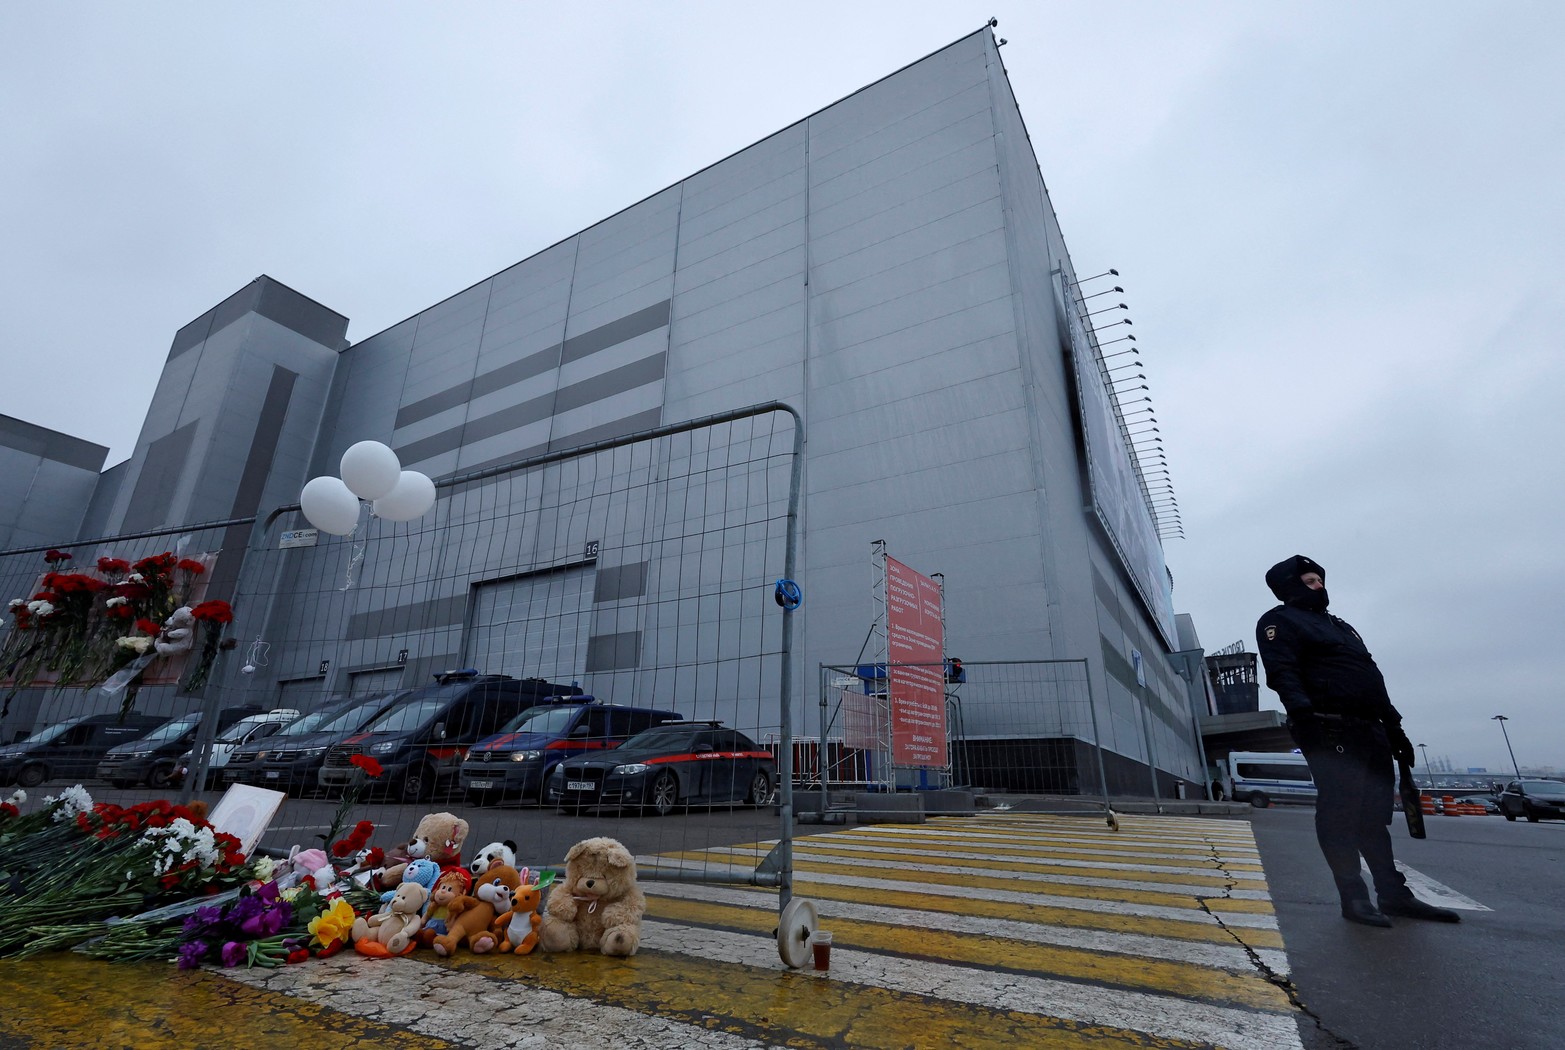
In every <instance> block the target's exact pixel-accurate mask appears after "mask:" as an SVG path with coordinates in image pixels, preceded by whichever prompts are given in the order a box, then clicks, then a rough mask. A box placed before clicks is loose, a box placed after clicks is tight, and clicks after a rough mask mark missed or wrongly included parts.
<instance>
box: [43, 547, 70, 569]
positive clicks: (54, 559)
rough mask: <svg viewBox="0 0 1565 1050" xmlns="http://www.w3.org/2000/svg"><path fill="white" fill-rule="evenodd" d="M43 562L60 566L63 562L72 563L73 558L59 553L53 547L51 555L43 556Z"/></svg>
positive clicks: (50, 551)
mask: <svg viewBox="0 0 1565 1050" xmlns="http://www.w3.org/2000/svg"><path fill="white" fill-rule="evenodd" d="M43 560H44V561H46V562H48V563H49V564H50V565H58V564H60V562H62V561H70V560H71V556H70V555H69V554H67V553H65V552H64V551H57V550H55V549H53V548H52V547H51V548H50V549H49V553H47V554H45V555H44V556H43Z"/></svg>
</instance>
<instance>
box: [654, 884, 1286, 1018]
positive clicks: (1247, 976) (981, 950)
mask: <svg viewBox="0 0 1565 1050" xmlns="http://www.w3.org/2000/svg"><path fill="white" fill-rule="evenodd" d="M651 912H652V914H653V915H655V916H656V918H657V919H658V920H659V921H663V922H677V923H683V924H697V925H702V926H707V927H712V928H718V929H725V930H729V931H732V932H739V933H746V934H751V935H755V934H760V935H762V936H770V935H771V931H772V930H773V929H774V928H775V927H776V925H777V918H776V915H775V914H768V913H766V912H762V911H758V910H755V909H751V908H743V907H738V906H735V905H730V904H719V903H715V902H711V901H693V900H676V899H663V900H658V901H657V902H656V904H654V905H653V906H652V908H651ZM822 924H823V925H825V926H829V927H830V929H831V930H832V933H833V935H834V937H835V938H836V940H837V942H838V943H841V944H847V945H850V946H851V947H852V948H853V949H854V950H857V951H870V952H889V953H892V954H894V955H898V956H903V957H912V958H923V959H932V960H936V961H938V962H942V963H946V964H950V965H959V966H968V967H978V968H980V969H987V970H996V971H1004V972H1007V973H1018V972H1019V973H1024V974H1031V975H1035V976H1045V975H1046V976H1048V977H1051V978H1064V979H1067V980H1075V981H1090V982H1094V983H1096V984H1100V985H1109V986H1112V987H1116V988H1123V989H1127V990H1131V991H1139V992H1156V993H1160V994H1163V995H1172V996H1177V997H1179V998H1181V999H1193V1000H1199V1001H1204V1002H1209V1003H1216V1004H1219V1005H1224V1006H1242V1007H1249V1008H1252V1009H1259V1010H1284V1011H1285V1010H1287V1009H1288V1008H1289V1002H1288V997H1287V995H1286V994H1285V993H1284V992H1283V991H1282V990H1281V989H1280V988H1278V987H1277V986H1276V985H1274V984H1272V983H1270V982H1269V981H1267V980H1265V979H1264V978H1262V977H1260V976H1258V975H1257V974H1256V973H1255V971H1254V969H1253V968H1251V969H1250V971H1249V972H1248V973H1234V972H1232V971H1229V970H1224V969H1217V968H1213V967H1209V966H1202V965H1200V964H1196V963H1191V962H1188V961H1185V960H1168V959H1150V958H1145V957H1135V956H1126V955H1118V954H1114V953H1110V952H1105V951H1102V950H1096V949H1082V948H1066V947H1059V946H1056V945H1045V944H1038V943H1036V942H1032V941H1023V940H1013V939H1011V938H1006V937H997V936H991V935H989V934H981V933H978V932H976V931H975V930H974V931H970V930H962V931H956V932H953V931H949V930H937V929H933V928H931V927H930V926H929V925H927V924H925V923H924V922H922V916H916V915H915V916H909V915H907V914H906V913H902V916H901V920H900V921H896V922H892V923H884V922H866V921H863V920H861V919H856V918H852V917H849V916H848V915H846V914H845V913H844V912H842V911H840V910H832V911H830V912H828V913H827V914H826V915H824V916H823V918H822Z"/></svg>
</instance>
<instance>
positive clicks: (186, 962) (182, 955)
mask: <svg viewBox="0 0 1565 1050" xmlns="http://www.w3.org/2000/svg"><path fill="white" fill-rule="evenodd" d="M211 950H212V946H211V945H210V944H208V943H207V942H206V941H190V942H188V943H186V944H182V945H180V946H179V968H180V969H181V970H194V969H195V968H196V967H197V966H200V965H201V960H202V959H205V958H206V955H207V952H209V951H211Z"/></svg>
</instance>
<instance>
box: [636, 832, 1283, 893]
mask: <svg viewBox="0 0 1565 1050" xmlns="http://www.w3.org/2000/svg"><path fill="white" fill-rule="evenodd" d="M825 846H826V844H824V843H817V842H811V843H809V844H808V845H804V844H800V843H795V844H794V848H795V854H794V863H795V864H796V865H797V864H799V863H801V862H800V861H799V859H798V853H799V852H800V851H804V850H808V851H809V852H812V853H819V854H822V855H829V856H830V857H832V858H837V857H842V858H844V859H851V860H883V861H887V862H894V861H896V860H897V859H898V857H899V855H898V854H895V853H871V852H869V851H867V850H862V849H853V848H851V847H848V846H839V845H836V844H832V845H831V846H830V848H823V847H825ZM967 852H974V851H972V850H969V851H967ZM725 853H727V854H733V855H734V856H735V858H736V859H737V858H741V857H743V858H749V857H750V856H752V855H751V854H748V853H742V852H741V853H735V852H734V851H733V850H725V849H722V848H721V847H714V848H713V849H710V850H690V851H685V852H679V853H660V854H658V856H660V857H673V858H675V859H678V860H699V859H701V858H702V857H707V856H720V855H722V854H725ZM907 856H909V857H914V858H916V859H921V860H927V861H930V862H932V863H937V864H945V865H947V866H950V867H967V868H981V869H983V870H984V871H1014V872H1020V873H1025V874H1031V875H1064V876H1068V877H1073V878H1100V879H1118V880H1120V881H1126V882H1151V883H1172V884H1175V885H1181V886H1210V887H1212V888H1214V889H1221V888H1222V887H1224V886H1227V885H1229V883H1230V882H1231V881H1232V880H1231V879H1228V878H1226V877H1224V876H1222V875H1219V874H1215V873H1210V872H1202V871H1196V870H1194V869H1192V870H1191V871H1190V873H1189V874H1185V873H1184V872H1171V871H1135V870H1127V869H1124V868H1116V867H1114V866H1113V865H1104V866H1103V867H1101V868H1070V867H1064V866H1062V865H1058V864H1036V863H1027V862H1023V861H1007V860H991V859H988V858H983V859H979V858H976V857H942V856H940V855H939V854H934V853H927V852H924V851H922V850H920V851H918V852H917V853H916V854H908V855H907ZM805 863H825V861H823V860H818V859H817V860H814V861H812V862H805ZM1039 885H1051V886H1052V885H1054V883H1039ZM1240 888H1243V889H1247V890H1264V889H1266V883H1264V882H1262V881H1259V880H1251V879H1246V880H1244V883H1243V886H1242V887H1240Z"/></svg>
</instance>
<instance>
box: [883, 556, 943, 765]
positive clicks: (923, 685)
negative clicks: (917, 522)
mask: <svg viewBox="0 0 1565 1050" xmlns="http://www.w3.org/2000/svg"><path fill="white" fill-rule="evenodd" d="M886 643H887V645H886V657H887V662H888V663H889V664H890V667H889V668H888V671H889V676H890V682H889V687H888V691H889V693H890V696H891V754H892V761H893V762H895V763H896V764H897V765H899V766H924V767H931V768H933V767H944V766H946V765H948V764H949V759H948V757H947V755H946V686H945V681H946V678H945V638H944V625H943V623H942V614H941V608H940V587H939V585H938V584H936V583H935V581H934V580H931V579H930V578H929V577H928V576H924V575H922V574H921V573H917V572H914V571H913V570H912V569H910V568H908V567H907V566H906V565H903V564H902V563H901V562H899V561H897V560H896V559H895V558H887V559H886ZM907 664H913V665H922V666H911V667H910V666H903V665H907Z"/></svg>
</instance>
